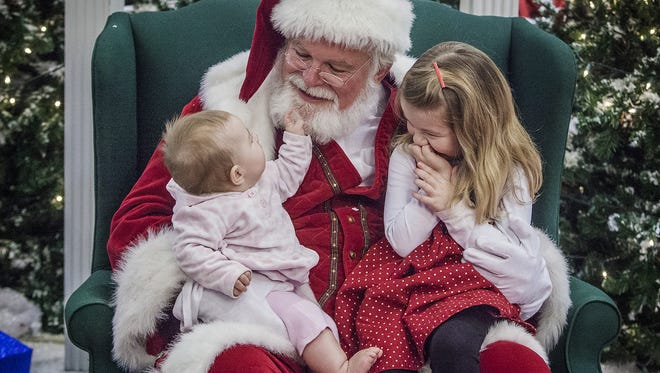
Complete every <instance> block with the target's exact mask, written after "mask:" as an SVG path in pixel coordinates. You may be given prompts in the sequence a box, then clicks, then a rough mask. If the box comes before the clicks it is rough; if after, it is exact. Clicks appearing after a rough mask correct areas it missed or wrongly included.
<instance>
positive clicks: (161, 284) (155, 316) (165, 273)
mask: <svg viewBox="0 0 660 373" xmlns="http://www.w3.org/2000/svg"><path fill="white" fill-rule="evenodd" d="M172 238H173V232H172V231H171V230H169V229H165V230H162V231H160V232H158V233H154V232H149V234H148V235H147V237H146V238H144V239H142V240H140V241H138V242H137V243H135V244H134V245H132V246H131V247H130V248H128V249H127V250H126V252H125V253H124V256H123V257H122V261H121V263H120V264H119V268H118V269H117V270H116V271H115V272H114V274H113V279H114V281H115V282H116V283H117V288H116V290H115V293H114V297H113V303H114V306H115V313H114V316H113V319H112V333H113V348H112V355H113V357H114V359H115V360H116V361H117V363H118V364H119V365H120V366H122V367H123V368H125V369H128V370H141V369H145V368H148V367H149V366H152V365H153V364H154V361H155V359H154V356H151V355H149V354H148V353H147V352H146V350H145V342H146V339H147V337H148V336H149V335H151V334H153V333H154V332H155V331H156V325H157V323H158V320H161V319H163V318H165V317H166V316H167V315H166V314H165V312H164V310H165V309H166V307H167V306H168V305H169V304H170V301H171V300H172V298H173V297H174V296H176V294H177V293H178V291H179V289H180V288H181V285H182V283H183V282H184V281H185V278H186V277H185V275H184V273H183V272H181V270H180V269H179V267H178V266H177V265H176V262H175V260H174V257H173V254H172V250H171V246H172V245H171V242H172Z"/></svg>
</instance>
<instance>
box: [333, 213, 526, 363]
mask: <svg viewBox="0 0 660 373" xmlns="http://www.w3.org/2000/svg"><path fill="white" fill-rule="evenodd" d="M461 258H462V249H461V247H460V246H459V245H458V244H457V243H456V242H455V241H454V240H453V239H452V238H451V236H450V235H449V234H448V233H447V230H446V228H445V226H444V224H443V223H439V224H438V226H436V227H435V229H434V230H433V233H432V234H431V237H430V238H429V239H427V240H426V241H425V242H423V243H422V244H420V245H419V246H418V247H417V248H415V250H414V251H413V252H412V253H410V255H408V256H407V257H405V258H401V257H400V256H399V255H398V254H397V253H396V252H394V250H393V249H392V247H391V246H390V244H389V243H388V242H387V240H386V239H383V240H381V241H380V242H378V243H377V244H375V245H374V246H373V247H371V249H369V251H368V252H367V254H366V255H365V256H364V258H362V260H361V261H360V264H358V266H357V267H356V268H355V269H354V270H353V272H351V274H350V275H349V276H348V277H347V278H346V280H345V282H344V284H343V285H342V288H341V289H340V291H339V293H338V295H337V303H336V311H335V321H336V322H337V327H338V330H339V335H340V337H341V342H342V347H343V348H344V350H345V351H346V353H347V354H348V355H349V356H351V355H353V354H354V353H355V352H357V351H358V350H360V349H362V348H366V347H369V346H377V347H380V348H382V349H383V356H382V357H381V358H380V359H378V360H377V361H376V364H374V366H373V367H372V370H371V371H372V372H379V371H382V370H385V369H409V370H418V369H419V368H421V367H422V365H424V362H425V361H426V357H425V356H424V342H425V341H426V338H427V337H428V336H429V335H430V334H431V332H432V331H433V330H434V329H435V328H436V327H438V326H439V325H440V324H442V323H443V322H445V321H446V320H447V319H449V318H450V317H451V316H452V315H454V314H456V313H458V312H459V311H461V310H464V309H466V308H469V307H472V306H476V305H490V306H492V307H494V309H495V310H496V312H497V314H498V317H501V318H506V319H509V320H512V321H515V322H518V323H520V324H522V325H524V326H525V327H526V328H528V329H529V330H530V331H531V332H535V330H534V328H533V327H532V326H531V325H530V324H528V323H525V322H524V321H523V320H521V319H520V317H519V315H520V309H519V307H518V306H515V305H512V304H510V303H509V302H508V301H507V300H506V298H505V297H504V296H503V295H502V294H501V293H500V292H499V291H498V290H497V288H496V287H495V286H494V285H492V284H491V283H490V282H488V281H487V280H486V279H484V278H483V277H482V276H481V275H480V274H479V273H478V272H477V271H476V270H475V269H474V268H473V266H472V265H471V264H469V263H462V262H461Z"/></svg>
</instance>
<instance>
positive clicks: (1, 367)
mask: <svg viewBox="0 0 660 373" xmlns="http://www.w3.org/2000/svg"><path fill="white" fill-rule="evenodd" d="M31 360H32V349H31V348H30V347H28V346H26V345H24V344H22V343H21V342H20V341H18V340H16V339H14V338H12V337H11V336H9V335H7V334H5V333H3V332H2V331H0V372H11V373H30V361H31Z"/></svg>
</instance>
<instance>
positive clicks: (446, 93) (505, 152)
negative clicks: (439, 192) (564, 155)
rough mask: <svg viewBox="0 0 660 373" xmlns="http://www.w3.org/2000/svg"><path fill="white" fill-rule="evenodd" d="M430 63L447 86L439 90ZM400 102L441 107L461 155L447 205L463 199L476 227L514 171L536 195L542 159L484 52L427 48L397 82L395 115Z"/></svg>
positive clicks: (453, 45)
mask: <svg viewBox="0 0 660 373" xmlns="http://www.w3.org/2000/svg"><path fill="white" fill-rule="evenodd" d="M434 62H436V63H437V65H438V68H439V70H440V72H441V74H442V77H443V80H444V83H445V87H446V88H441V85H440V82H439V78H438V74H437V73H436V71H435V68H434V66H433V63H434ZM401 100H405V102H406V103H408V104H409V105H411V106H413V107H415V108H418V109H425V110H436V109H438V108H440V107H442V106H445V109H446V112H447V117H448V118H446V120H447V121H448V125H449V126H451V128H452V130H453V131H454V133H455V134H456V137H457V140H458V143H459V146H460V152H461V157H462V160H461V162H460V165H459V168H458V173H457V183H456V187H455V189H454V192H455V194H454V196H453V198H452V203H453V204H455V203H457V202H458V201H461V200H465V201H467V202H468V204H470V205H471V206H472V207H474V208H475V211H476V217H477V222H478V223H481V222H484V221H487V220H489V219H497V218H498V217H499V215H500V213H501V207H502V206H501V202H502V199H503V196H504V194H505V193H506V192H507V188H509V187H511V180H512V178H513V177H514V176H515V173H516V169H520V170H521V171H522V172H523V174H524V175H525V176H526V177H527V181H528V183H529V190H530V192H531V194H532V195H531V196H530V197H531V198H532V199H533V198H534V197H535V195H536V193H537V192H538V190H539V189H540V187H541V183H542V180H543V176H542V166H541V156H540V154H539V152H538V150H537V148H536V146H535V144H534V142H533V141H532V139H531V137H530V136H529V134H528V133H527V131H526V130H525V128H524V127H523V126H522V124H521V123H520V121H519V119H518V116H517V114H516V106H515V103H514V100H513V96H512V94H511V88H510V87H509V84H508V82H507V80H506V78H505V77H504V75H503V74H502V73H501V71H500V70H499V68H498V67H497V65H496V64H495V63H494V62H493V60H491V59H490V57H488V56H487V55H486V54H485V53H483V52H482V51H480V50H479V49H477V48H475V47H472V46H470V45H468V44H465V43H460V42H444V43H440V44H437V45H435V46H433V47H431V48H430V49H429V50H427V51H426V52H424V54H422V55H421V56H420V57H419V59H417V61H416V62H415V63H414V64H413V66H412V68H411V69H410V70H409V71H408V72H407V74H406V75H405V77H404V79H403V81H402V83H401V87H400V88H399V90H398V92H397V102H398V103H399V104H398V105H397V106H399V108H398V110H399V112H400V111H401V109H400V102H401ZM403 142H412V137H411V136H408V138H406V137H404V139H403ZM516 197H517V198H518V199H522V198H523V197H524V196H516Z"/></svg>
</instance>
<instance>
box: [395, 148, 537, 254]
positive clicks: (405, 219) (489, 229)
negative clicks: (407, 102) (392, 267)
mask: <svg viewBox="0 0 660 373" xmlns="http://www.w3.org/2000/svg"><path fill="white" fill-rule="evenodd" d="M415 167H416V162H415V159H414V158H413V157H412V155H410V154H409V153H407V152H405V151H404V150H402V149H401V147H400V146H399V147H397V148H396V149H395V150H394V152H393V153H392V156H391V157H390V164H389V173H388V181H387V193H386V196H385V213H384V220H385V237H387V240H388V241H389V243H390V244H391V245H392V248H393V249H394V251H396V253H397V254H399V255H400V256H401V257H405V256H407V255H408V254H410V253H411V252H412V251H413V250H414V249H415V248H416V247H417V246H419V244H421V243H422V242H424V241H425V240H426V239H428V238H429V236H430V234H431V232H432V231H433V228H434V227H435V226H436V225H437V224H438V223H439V222H440V221H442V222H444V223H445V225H446V227H447V230H448V231H449V234H450V235H451V236H452V238H453V239H454V240H455V241H456V242H457V243H458V244H459V245H461V247H464V248H465V247H471V245H473V244H474V242H475V241H476V239H477V238H478V237H480V236H481V235H489V236H490V238H497V240H503V242H509V243H515V244H519V243H520V241H519V240H518V239H517V237H514V235H513V233H512V232H511V231H510V230H509V229H508V220H509V217H510V216H517V217H519V218H520V219H522V220H523V221H525V222H527V223H530V224H531V219H532V202H531V198H530V195H529V187H528V183H527V179H526V178H525V176H524V174H523V173H522V172H520V170H518V172H516V178H515V180H513V183H512V185H511V186H509V188H508V191H507V193H506V194H505V196H504V199H503V208H504V211H505V214H503V216H502V218H501V219H498V221H497V222H495V224H489V223H482V224H479V225H477V224H476V220H475V212H474V209H472V208H470V207H468V206H467V204H466V203H465V202H460V203H458V204H456V205H455V206H453V207H451V208H448V209H446V210H443V211H431V210H430V209H429V208H428V207H427V206H426V205H424V204H423V203H421V202H420V201H419V200H417V199H416V198H415V197H414V196H413V192H420V193H423V192H422V191H421V190H420V189H419V187H418V186H417V185H416V184H415V179H417V178H418V177H417V175H416V174H415ZM516 196H517V197H518V199H517V198H516ZM519 199H520V200H519ZM491 242H492V240H491Z"/></svg>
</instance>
